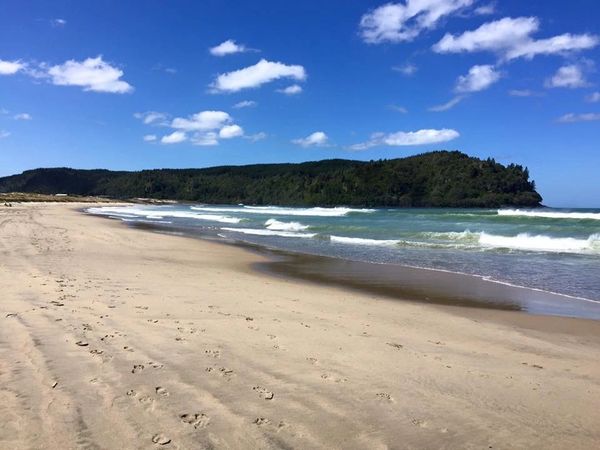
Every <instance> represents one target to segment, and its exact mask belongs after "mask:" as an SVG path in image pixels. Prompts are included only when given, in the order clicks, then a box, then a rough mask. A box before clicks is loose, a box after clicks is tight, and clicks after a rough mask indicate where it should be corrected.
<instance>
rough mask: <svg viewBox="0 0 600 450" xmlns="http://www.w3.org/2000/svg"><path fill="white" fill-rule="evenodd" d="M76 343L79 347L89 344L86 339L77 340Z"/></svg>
mask: <svg viewBox="0 0 600 450" xmlns="http://www.w3.org/2000/svg"><path fill="white" fill-rule="evenodd" d="M75 345H78V346H79V347H87V346H88V345H89V344H88V343H87V342H85V341H77V342H75Z"/></svg>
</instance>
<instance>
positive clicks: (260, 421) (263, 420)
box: [254, 417, 271, 427]
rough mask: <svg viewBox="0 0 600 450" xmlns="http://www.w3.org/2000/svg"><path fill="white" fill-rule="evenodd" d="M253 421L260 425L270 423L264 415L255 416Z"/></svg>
mask: <svg viewBox="0 0 600 450" xmlns="http://www.w3.org/2000/svg"><path fill="white" fill-rule="evenodd" d="M254 423H255V424H256V425H258V426H259V427H260V426H262V425H268V424H270V423H271V421H270V420H269V419H267V418H266V417H257V418H256V419H254Z"/></svg>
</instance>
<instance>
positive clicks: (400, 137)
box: [350, 128, 460, 150]
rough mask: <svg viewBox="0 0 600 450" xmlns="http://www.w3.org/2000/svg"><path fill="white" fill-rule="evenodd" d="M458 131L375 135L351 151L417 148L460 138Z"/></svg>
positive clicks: (433, 130)
mask: <svg viewBox="0 0 600 450" xmlns="http://www.w3.org/2000/svg"><path fill="white" fill-rule="evenodd" d="M459 136H460V134H459V132H458V131H456V130H452V129H448V128H443V129H441V130H435V129H423V130H418V131H408V132H406V131H398V132H396V133H390V134H385V133H374V134H373V135H371V139H370V140H368V141H367V142H361V143H359V144H354V145H351V146H350V149H351V150H366V149H368V148H371V147H376V146H380V145H388V146H392V147H399V146H416V145H427V144H437V143H440V142H448V141H451V140H453V139H456V138H457V137H459Z"/></svg>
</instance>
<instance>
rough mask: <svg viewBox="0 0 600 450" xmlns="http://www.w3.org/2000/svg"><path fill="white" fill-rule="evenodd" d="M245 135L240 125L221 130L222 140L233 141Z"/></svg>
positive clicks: (225, 127) (227, 126) (228, 126)
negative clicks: (232, 139)
mask: <svg viewBox="0 0 600 450" xmlns="http://www.w3.org/2000/svg"><path fill="white" fill-rule="evenodd" d="M243 135H244V130H243V129H242V127H240V126H239V125H226V126H224V127H223V128H221V129H220V130H219V137H220V138H221V139H231V138H234V137H239V136H243Z"/></svg>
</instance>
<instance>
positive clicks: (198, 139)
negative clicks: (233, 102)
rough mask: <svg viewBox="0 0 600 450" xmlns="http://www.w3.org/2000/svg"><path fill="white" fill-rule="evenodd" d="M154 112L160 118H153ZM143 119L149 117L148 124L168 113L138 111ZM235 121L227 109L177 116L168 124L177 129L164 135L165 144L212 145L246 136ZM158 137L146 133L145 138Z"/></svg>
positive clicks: (150, 139)
mask: <svg viewBox="0 0 600 450" xmlns="http://www.w3.org/2000/svg"><path fill="white" fill-rule="evenodd" d="M152 114H160V117H159V118H158V119H152ZM137 115H138V116H139V118H141V119H148V117H150V119H151V120H150V122H148V124H154V123H155V120H160V121H162V120H163V119H164V118H165V117H166V114H162V113H153V112H149V113H138V114H137ZM232 122H233V119H232V118H231V116H230V115H229V114H228V113H226V112H225V111H200V112H198V113H196V114H192V115H191V116H188V117H176V118H174V119H173V120H172V121H171V123H170V124H168V123H167V124H166V125H167V126H169V127H171V128H173V129H174V130H175V131H174V132H173V133H171V134H169V135H166V136H163V137H162V138H161V140H160V141H161V142H162V143H163V144H178V143H180V142H184V141H188V140H189V142H191V143H192V144H193V145H200V146H212V145H218V144H219V140H220V139H233V138H236V137H240V136H244V130H243V129H242V127H240V126H239V125H236V124H234V123H232ZM155 139H158V138H157V137H156V136H155V135H153V134H151V135H146V136H144V140H145V141H147V142H151V141H153V140H155Z"/></svg>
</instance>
